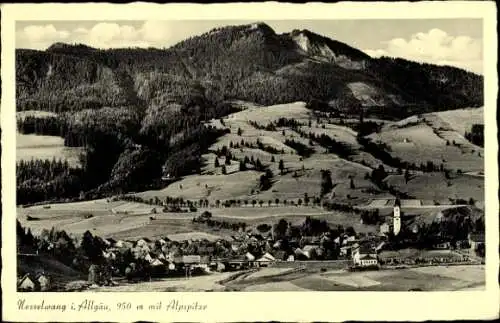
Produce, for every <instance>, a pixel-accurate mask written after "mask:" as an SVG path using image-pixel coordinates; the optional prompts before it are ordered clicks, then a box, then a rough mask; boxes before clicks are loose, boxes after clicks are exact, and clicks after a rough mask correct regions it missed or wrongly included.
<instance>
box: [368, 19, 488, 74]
mask: <svg viewBox="0 0 500 323" xmlns="http://www.w3.org/2000/svg"><path fill="white" fill-rule="evenodd" d="M384 44H385V48H380V49H367V50H365V52H366V53H367V54H368V55H370V56H372V57H380V56H391V57H401V58H405V59H409V60H413V61H418V62H425V63H431V64H438V65H452V66H456V67H460V68H463V69H466V70H469V71H473V72H476V73H480V74H482V70H483V69H482V56H483V52H482V42H481V40H479V39H474V38H471V37H469V36H450V35H449V34H448V33H446V32H445V31H443V30H441V29H437V28H434V29H431V30H429V31H428V32H426V33H423V32H420V33H417V34H414V35H412V37H411V38H410V39H409V40H406V39H403V38H394V39H392V40H389V41H387V42H384Z"/></svg>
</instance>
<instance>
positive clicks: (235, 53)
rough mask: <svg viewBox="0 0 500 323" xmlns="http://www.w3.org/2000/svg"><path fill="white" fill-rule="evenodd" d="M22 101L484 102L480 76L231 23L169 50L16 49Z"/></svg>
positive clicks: (394, 105)
mask: <svg viewBox="0 0 500 323" xmlns="http://www.w3.org/2000/svg"><path fill="white" fill-rule="evenodd" d="M16 84H17V86H16V97H17V108H18V110H35V109H36V110H46V111H54V112H62V111H73V110H82V109H86V108H99V107H103V106H109V107H123V106H133V107H137V108H140V109H141V110H144V109H147V108H148V107H152V106H155V107H165V106H168V105H169V104H171V103H172V102H175V103H180V104H182V103H184V102H185V101H186V100H187V99H189V97H190V96H191V95H192V94H191V91H192V89H193V87H197V88H200V89H201V90H202V91H203V92H204V94H205V95H206V96H207V97H208V98H209V99H210V100H211V101H212V102H221V101H224V100H228V99H241V100H247V101H251V102H255V103H258V104H263V105H270V104H279V103H287V102H294V101H310V100H312V99H319V100H323V101H329V102H334V103H335V102H338V101H339V100H340V101H342V100H343V99H345V98H349V99H355V100H356V101H358V103H359V104H361V105H363V106H365V107H367V108H368V109H371V110H373V111H379V112H380V113H383V114H386V115H393V116H394V115H396V116H397V117H404V116H408V115H410V114H415V113H422V112H429V111H437V110H445V109H455V108H463V107H477V106H482V104H483V90H482V88H483V78H482V76H479V75H476V74H473V73H470V72H466V71H464V70H461V69H458V68H453V67H447V66H435V65H430V64H420V63H415V62H410V61H407V60H403V59H393V58H387V57H383V58H378V59H375V58H371V57H369V56H368V55H366V54H365V53H363V52H362V51H360V50H357V49H355V48H352V47H350V46H348V45H346V44H344V43H341V42H338V41H335V40H332V39H329V38H327V37H323V36H321V35H318V34H315V33H313V32H310V31H308V30H294V31H292V32H290V33H284V34H277V33H276V32H275V31H274V30H273V29H272V28H271V27H269V26H268V25H266V24H265V23H254V24H249V25H240V26H228V27H222V28H216V29H213V30H211V31H209V32H207V33H204V34H202V35H199V36H195V37H191V38H189V39H186V40H184V41H181V42H179V43H178V44H176V45H174V46H172V47H170V48H168V49H153V48H148V49H139V48H124V49H106V50H102V49H95V48H91V47H89V46H85V45H68V44H62V43H57V44H54V45H52V46H50V47H49V48H48V49H47V50H45V51H36V50H26V49H18V50H16Z"/></svg>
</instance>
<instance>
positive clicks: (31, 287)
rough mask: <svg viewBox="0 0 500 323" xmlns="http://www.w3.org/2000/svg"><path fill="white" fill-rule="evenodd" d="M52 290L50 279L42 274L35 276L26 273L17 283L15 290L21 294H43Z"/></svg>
mask: <svg viewBox="0 0 500 323" xmlns="http://www.w3.org/2000/svg"><path fill="white" fill-rule="evenodd" d="M51 289H52V279H51V278H50V276H49V275H47V274H45V273H44V272H40V273H37V274H35V275H33V274H31V273H27V274H25V275H23V276H22V277H21V278H19V279H18V281H17V290H18V291H21V292H45V291H49V290H51Z"/></svg>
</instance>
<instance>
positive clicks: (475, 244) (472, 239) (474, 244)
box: [469, 233, 484, 250]
mask: <svg viewBox="0 0 500 323" xmlns="http://www.w3.org/2000/svg"><path fill="white" fill-rule="evenodd" d="M469 245H470V248H471V250H477V249H478V248H479V247H484V233H470V234H469Z"/></svg>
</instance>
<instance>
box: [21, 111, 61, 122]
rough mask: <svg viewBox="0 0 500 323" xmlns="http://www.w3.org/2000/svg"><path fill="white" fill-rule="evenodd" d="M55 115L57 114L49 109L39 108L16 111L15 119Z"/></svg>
mask: <svg viewBox="0 0 500 323" xmlns="http://www.w3.org/2000/svg"><path fill="white" fill-rule="evenodd" d="M55 116H57V113H55V112H50V111H41V110H26V111H16V119H21V120H23V119H24V118H26V117H35V118H48V117H55Z"/></svg>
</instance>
